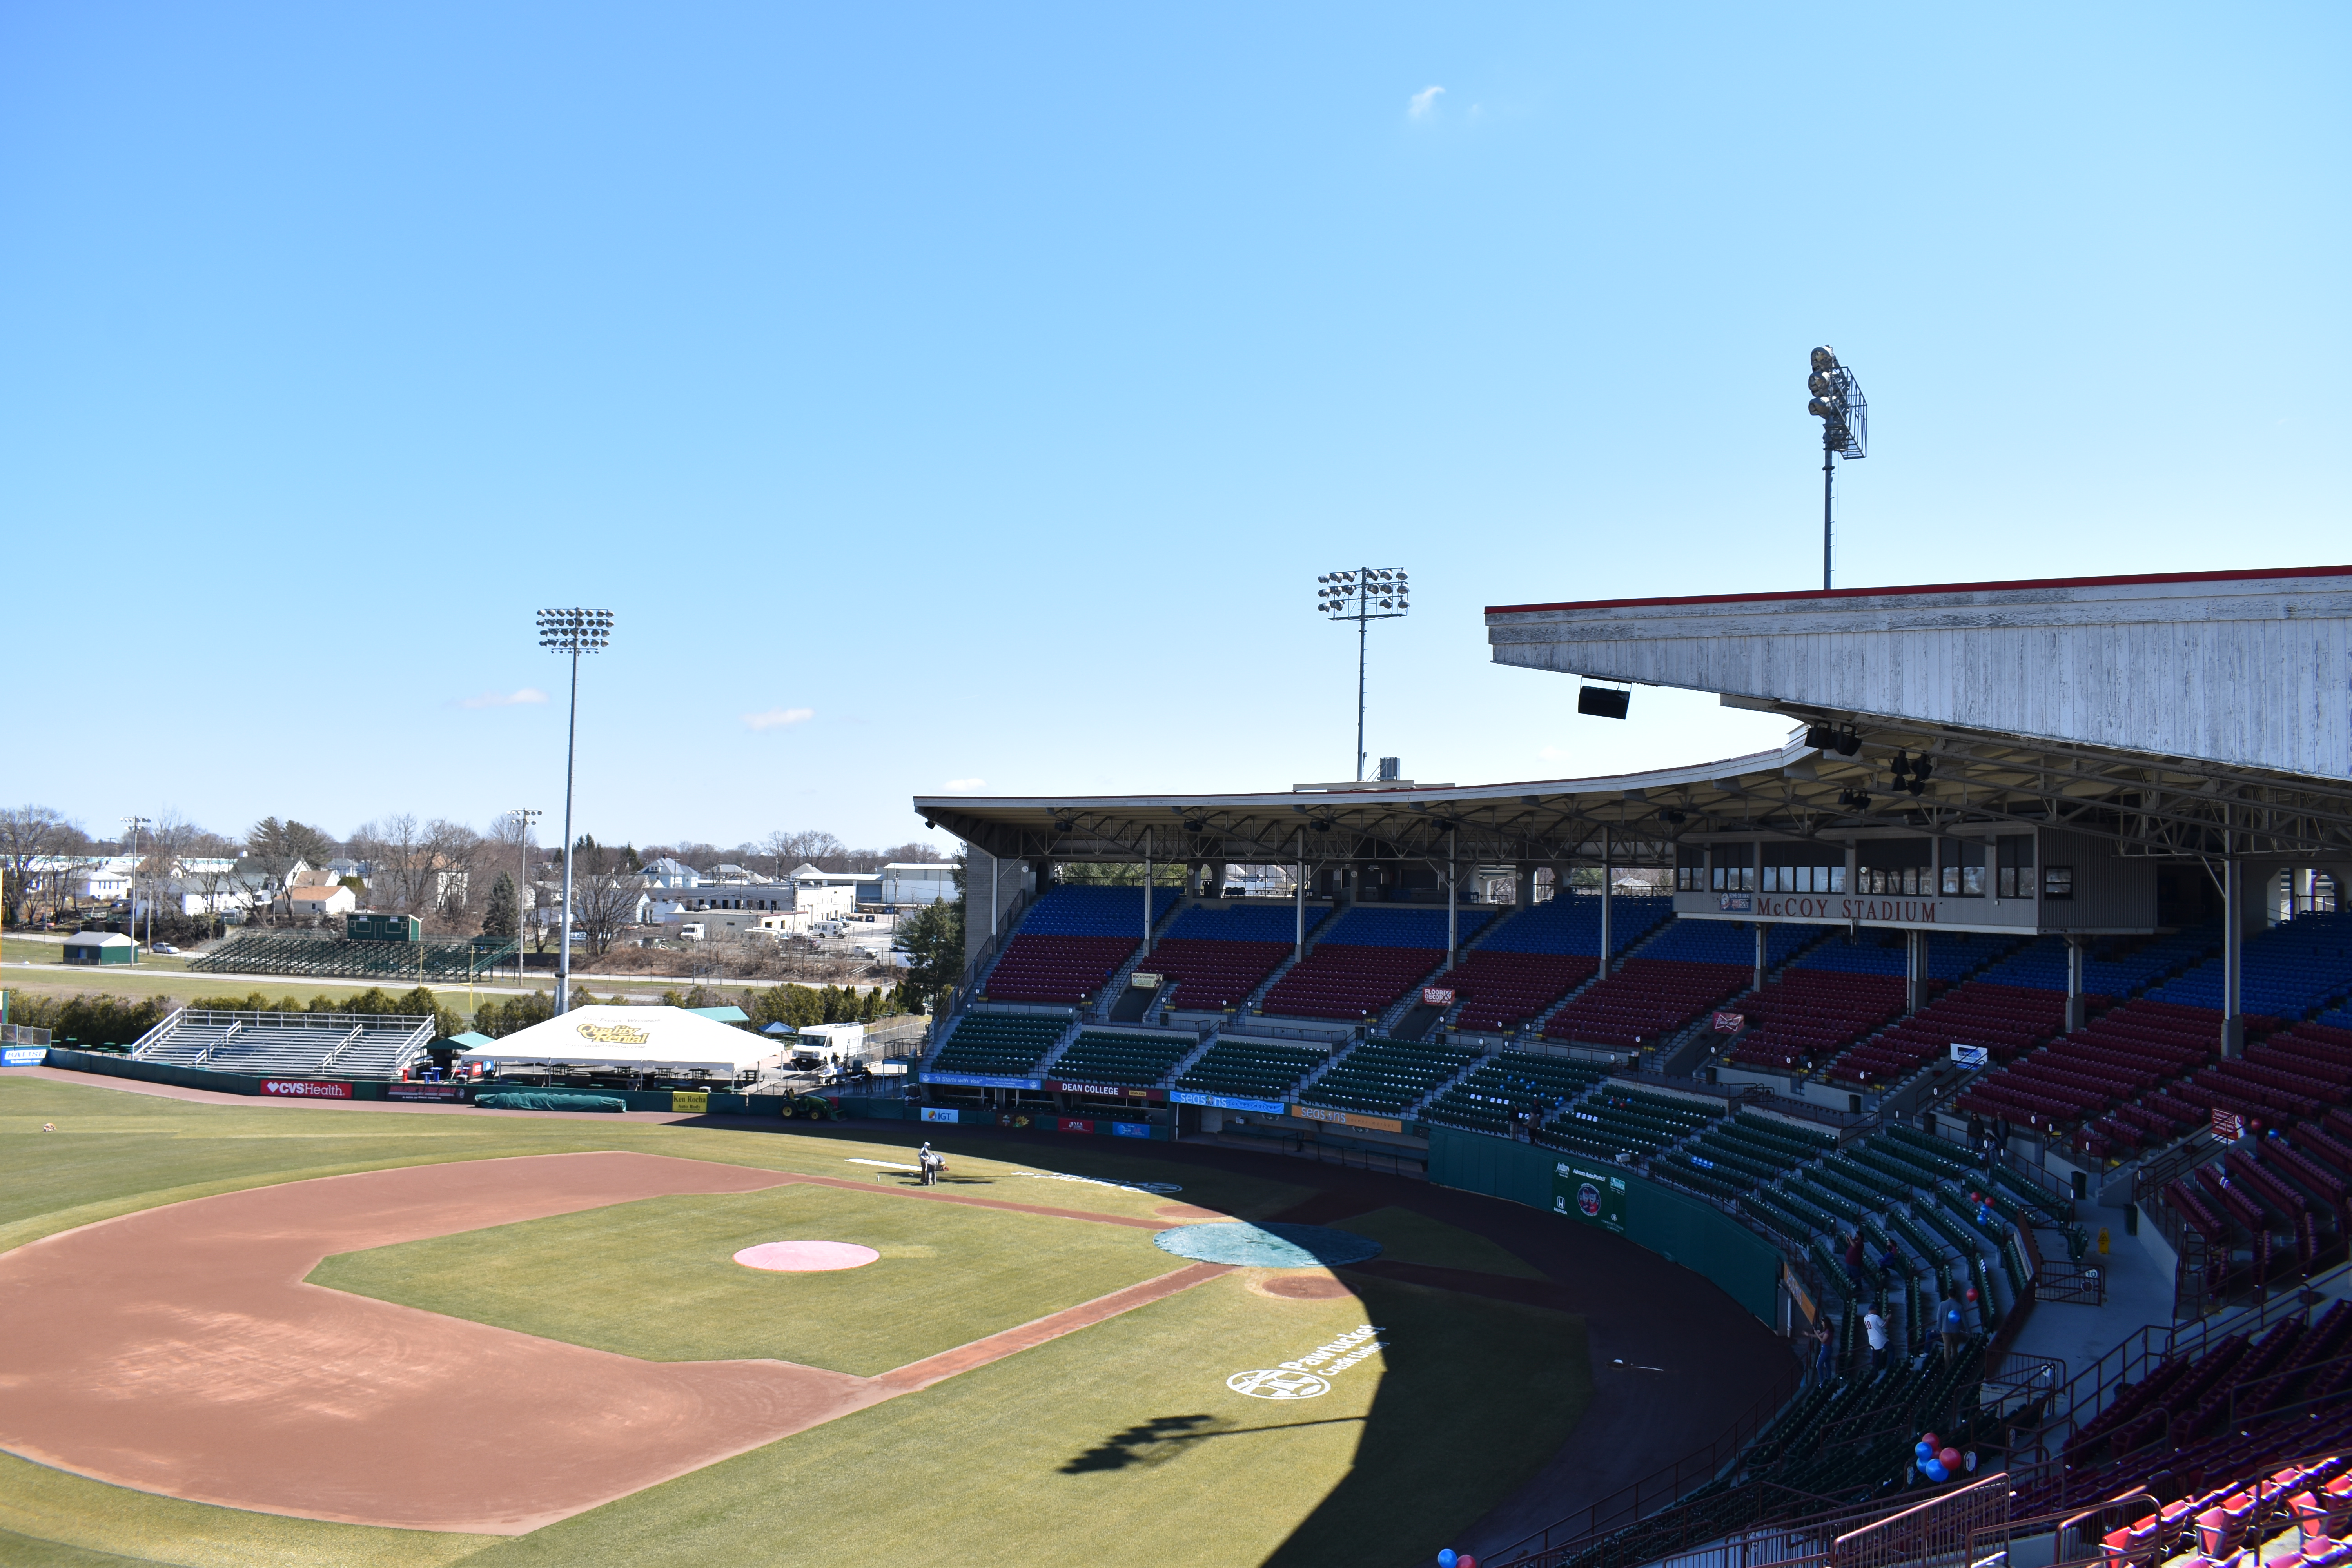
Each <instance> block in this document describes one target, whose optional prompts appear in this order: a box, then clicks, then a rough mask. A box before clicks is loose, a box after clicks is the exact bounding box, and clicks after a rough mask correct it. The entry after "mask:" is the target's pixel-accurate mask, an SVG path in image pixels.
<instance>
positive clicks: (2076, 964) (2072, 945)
mask: <svg viewBox="0 0 2352 1568" xmlns="http://www.w3.org/2000/svg"><path fill="white" fill-rule="evenodd" d="M2089 1014H2090V1006H2089V1004H2088V1003H2086V1002H2084V999H2083V939H2082V938H2081V937H2079V936H2070V937H2068V938H2067V939H2066V1032H2067V1033H2068V1034H2070V1035H2071V1034H2073V1033H2074V1031H2075V1030H2077V1029H2079V1028H2081V1027H2083V1026H2084V1025H2085V1024H2087V1023H2089V1022H2090V1016H2089Z"/></svg>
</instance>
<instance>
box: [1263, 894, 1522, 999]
mask: <svg viewBox="0 0 2352 1568" xmlns="http://www.w3.org/2000/svg"><path fill="white" fill-rule="evenodd" d="M1493 918H1494V911H1493V910H1486V909H1477V910H1462V911H1460V915H1459V924H1458V926H1457V928H1456V930H1457V933H1458V936H1459V938H1460V940H1461V941H1463V942H1468V941H1470V939H1471V938H1472V937H1474V936H1475V935H1476V934H1477V932H1478V931H1479V930H1480V929H1481V928H1482V927H1484V926H1485V925H1486V922H1487V921H1490V920H1492V919H1493ZM1445 922H1446V917H1445V914H1444V911H1443V910H1400V909H1384V908H1380V907H1370V908H1358V909H1352V910H1349V911H1348V912H1347V913H1345V914H1343V915H1341V916H1340V917H1339V920H1338V921H1334V922H1333V924H1332V926H1331V929H1330V930H1329V931H1326V932H1325V933H1324V934H1323V935H1322V936H1321V937H1320V938H1318V940H1317V942H1316V943H1315V951H1314V952H1310V953H1308V954H1307V957H1306V958H1305V959H1304V960H1302V961H1301V962H1300V963H1297V964H1296V965H1294V966H1293V967H1292V969H1291V970H1290V972H1289V973H1286V974H1285V975H1284V976H1283V977H1282V978H1281V979H1279V980H1277V981H1276V982H1275V983H1274V987H1273V989H1271V990H1269V991H1268V992H1267V993H1266V994H1265V1001H1263V1002H1261V1003H1260V1004H1259V1005H1258V1010H1259V1011H1260V1012H1262V1013H1270V1014H1275V1015H1277V1016H1284V1017H1292V1018H1375V1017H1378V1016H1380V1014H1381V1011H1382V1010H1383V1009H1385V1008H1386V1007H1388V1006H1389V1005H1390V1004H1391V1003H1393V1002H1395V1001H1396V1000H1397V999H1398V998H1399V997H1401V996H1402V995H1403V994H1405V992H1406V991H1407V990H1408V989H1409V988H1411V986H1412V984H1413V983H1414V982H1415V981H1417V980H1419V979H1421V978H1422V976H1423V975H1425V974H1428V973H1430V972H1431V971H1432V970H1433V969H1435V968H1436V967H1437V966H1438V965H1439V964H1441V963H1444V962H1445Z"/></svg>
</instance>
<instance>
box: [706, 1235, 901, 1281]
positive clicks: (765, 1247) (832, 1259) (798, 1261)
mask: <svg viewBox="0 0 2352 1568" xmlns="http://www.w3.org/2000/svg"><path fill="white" fill-rule="evenodd" d="M881 1256H882V1255H881V1254H880V1253H878V1252H877V1251H875V1250H874V1249H873V1248H872V1247H859V1246H858V1245H856V1243H855V1242H848V1241H763V1242H761V1244H760V1245H759V1246H757V1247H745V1248H744V1249H743V1250H742V1251H740V1252H739V1253H737V1254H736V1255H735V1261H736V1262H738V1263H740V1264H741V1265H742V1266H743V1267H744V1268H762V1269H765V1270H767V1271H768V1272H769V1273H771V1274H822V1273H824V1272H825V1271H826V1270H828V1269H833V1268H865V1267H866V1265H867V1264H869V1263H871V1262H873V1261H874V1260H875V1259H876V1258H879V1257H881Z"/></svg>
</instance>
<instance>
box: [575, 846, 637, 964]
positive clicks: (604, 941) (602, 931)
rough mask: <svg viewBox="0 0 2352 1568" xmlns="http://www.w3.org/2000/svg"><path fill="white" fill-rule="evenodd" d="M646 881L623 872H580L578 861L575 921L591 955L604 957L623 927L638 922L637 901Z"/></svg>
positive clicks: (576, 868) (576, 869)
mask: <svg viewBox="0 0 2352 1568" xmlns="http://www.w3.org/2000/svg"><path fill="white" fill-rule="evenodd" d="M644 882H645V879H643V878H641V877H634V876H630V875H628V874H626V873H624V872H614V871H592V872H590V873H589V874H587V875H586V876H582V875H580V874H579V872H578V867H577V863H576V861H575V864H574V868H573V876H572V923H573V924H574V925H576V926H578V927H579V928H580V931H581V940H582V941H583V942H586V943H587V944H588V952H589V953H590V955H591V956H593V957H597V958H602V957H603V956H604V952H605V950H606V949H608V948H610V947H611V946H612V945H613V938H614V937H615V936H617V935H618V934H619V933H620V930H621V928H622V927H623V926H625V925H627V924H629V923H631V922H632V921H635V919H636V915H637V900H638V899H639V898H641V897H643V896H644V890H645V889H644Z"/></svg>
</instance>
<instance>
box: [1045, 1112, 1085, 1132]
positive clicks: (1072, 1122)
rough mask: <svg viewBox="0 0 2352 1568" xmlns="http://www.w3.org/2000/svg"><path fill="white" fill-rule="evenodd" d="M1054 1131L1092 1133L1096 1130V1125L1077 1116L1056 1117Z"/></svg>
mask: <svg viewBox="0 0 2352 1568" xmlns="http://www.w3.org/2000/svg"><path fill="white" fill-rule="evenodd" d="M1054 1129H1055V1131H1057V1132H1091V1131H1094V1130H1095V1124H1094V1123H1093V1122H1091V1121H1084V1120H1082V1119H1080V1118H1078V1117H1076V1116H1056V1117H1055V1118H1054Z"/></svg>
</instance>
